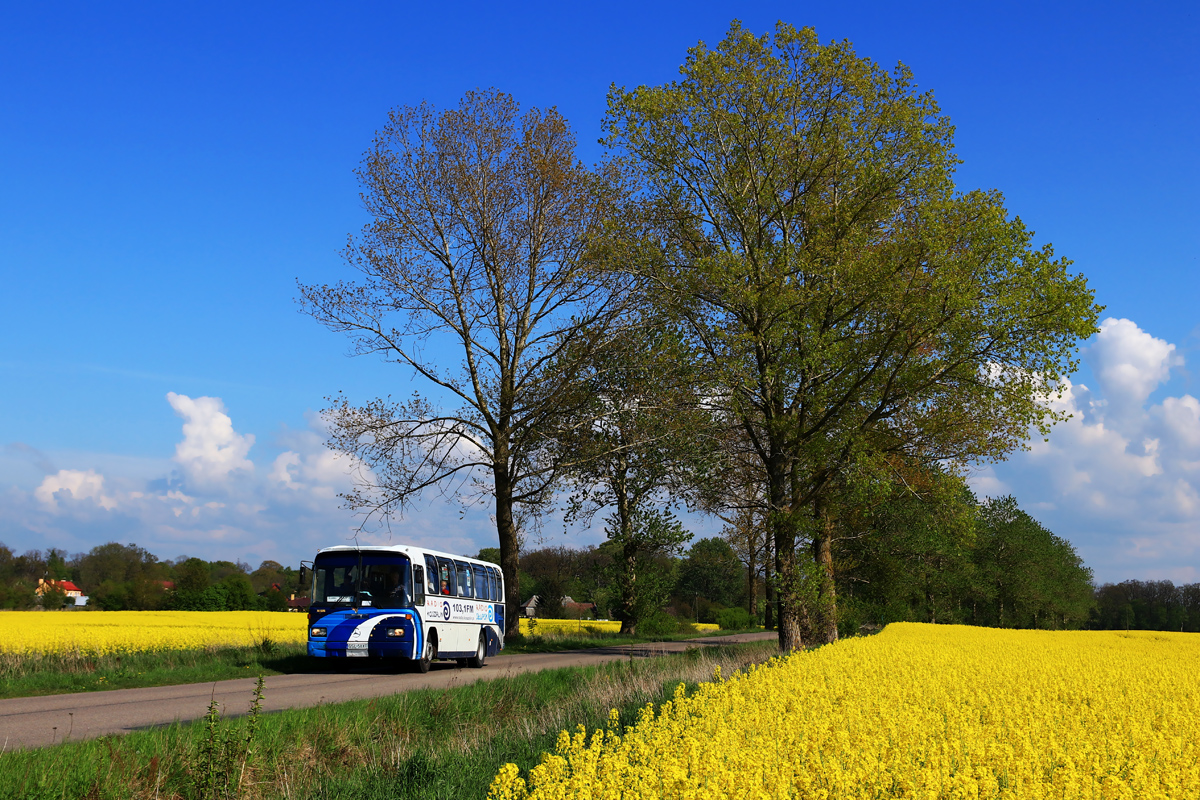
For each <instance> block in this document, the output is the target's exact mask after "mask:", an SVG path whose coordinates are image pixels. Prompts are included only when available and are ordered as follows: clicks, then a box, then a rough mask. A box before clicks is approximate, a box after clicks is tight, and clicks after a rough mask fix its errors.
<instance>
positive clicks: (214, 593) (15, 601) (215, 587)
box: [0, 542, 299, 611]
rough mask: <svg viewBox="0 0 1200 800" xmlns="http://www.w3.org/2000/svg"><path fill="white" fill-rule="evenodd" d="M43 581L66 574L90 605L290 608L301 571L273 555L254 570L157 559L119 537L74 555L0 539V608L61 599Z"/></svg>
mask: <svg viewBox="0 0 1200 800" xmlns="http://www.w3.org/2000/svg"><path fill="white" fill-rule="evenodd" d="M39 579H41V580H52V581H63V580H69V581H71V582H72V583H74V584H75V585H76V586H78V587H79V588H80V590H82V592H83V593H84V594H85V595H87V596H88V598H89V600H88V607H89V608H95V609H100V610H103V611H121V610H151V609H159V608H163V609H179V610H187V611H236V610H243V609H264V610H284V609H286V608H287V598H288V597H289V596H290V595H291V594H292V593H294V592H296V591H297V581H298V579H299V575H298V573H297V571H296V570H294V569H292V568H291V567H284V566H282V565H280V564H279V563H277V562H275V561H264V562H262V564H260V565H259V567H258V569H254V570H252V569H251V567H250V565H249V564H245V563H242V562H232V561H204V560H203V559H199V558H188V557H187V556H181V557H180V558H178V559H175V560H174V561H160V560H159V559H158V558H157V557H156V556H154V555H153V554H152V553H149V552H147V551H146V550H144V549H143V548H141V547H138V546H137V545H134V544H128V545H125V544H119V543H117V542H109V543H107V544H102V545H99V546H97V547H94V548H92V549H91V550H90V551H88V552H87V553H77V554H75V555H71V556H68V555H67V554H66V553H65V552H64V551H62V550H58V549H55V548H50V549H49V550H46V551H45V552H42V551H40V550H30V551H27V552H25V553H24V554H22V555H17V554H15V553H14V552H13V551H12V550H11V549H10V548H8V547H6V546H5V545H3V544H0V608H8V609H28V608H33V607H35V606H37V605H39V604H40V605H43V606H44V607H50V605H52V604H54V603H55V601H56V600H57V601H58V603H59V604H60V605H61V603H62V594H61V593H56V592H49V593H46V595H45V597H44V598H42V599H41V601H40V602H39V598H38V595H37V588H38V581H39Z"/></svg>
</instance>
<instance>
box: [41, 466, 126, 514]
mask: <svg viewBox="0 0 1200 800" xmlns="http://www.w3.org/2000/svg"><path fill="white" fill-rule="evenodd" d="M33 496H34V497H36V498H37V499H38V500H39V501H40V502H41V503H42V504H43V505H44V506H46V507H47V508H49V509H50V510H51V511H57V510H58V509H59V506H58V504H59V501H66V500H74V501H83V500H90V501H92V502H94V503H95V504H96V505H98V506H100V507H101V508H103V509H104V510H105V511H111V510H112V509H114V508H116V507H117V501H116V500H114V499H113V498H112V497H110V496H109V495H107V494H105V493H104V476H103V475H99V474H97V473H96V472H95V471H94V470H90V469H89V470H78V469H60V470H59V471H58V472H57V473H55V474H54V475H47V476H46V477H45V478H44V479H43V480H42V482H41V484H40V485H39V486H38V487H37V488H36V489H34V490H33Z"/></svg>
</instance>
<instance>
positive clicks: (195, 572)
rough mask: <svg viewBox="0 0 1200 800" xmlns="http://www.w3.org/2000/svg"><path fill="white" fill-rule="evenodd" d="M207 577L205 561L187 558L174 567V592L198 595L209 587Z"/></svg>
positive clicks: (207, 571)
mask: <svg viewBox="0 0 1200 800" xmlns="http://www.w3.org/2000/svg"><path fill="white" fill-rule="evenodd" d="M209 576H210V569H209V565H208V562H207V561H204V560H203V559H200V558H189V559H187V560H185V561H184V562H183V563H181V564H177V565H176V566H175V592H176V593H177V594H183V593H196V594H199V593H200V592H203V591H204V590H205V589H207V588H208V587H209Z"/></svg>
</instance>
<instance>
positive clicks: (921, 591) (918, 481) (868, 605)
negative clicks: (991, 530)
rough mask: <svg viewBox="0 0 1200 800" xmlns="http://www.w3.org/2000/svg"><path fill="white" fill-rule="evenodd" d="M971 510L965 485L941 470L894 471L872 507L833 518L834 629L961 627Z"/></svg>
mask: <svg viewBox="0 0 1200 800" xmlns="http://www.w3.org/2000/svg"><path fill="white" fill-rule="evenodd" d="M976 514H977V503H976V501H975V497H974V496H973V495H972V494H971V492H970V490H969V489H968V488H967V486H966V483H965V481H963V479H962V478H961V477H960V476H958V475H954V474H952V473H947V472H945V471H943V470H940V469H925V468H914V467H913V465H910V464H905V463H903V462H896V463H893V464H892V472H891V480H889V481H886V482H885V483H884V485H882V486H880V487H879V491H877V492H876V494H875V497H874V501H873V502H864V503H862V504H861V505H860V506H859V507H858V508H857V509H854V510H853V511H849V510H847V509H842V511H841V513H840V514H839V518H840V527H839V532H838V535H839V539H838V540H836V541H835V543H834V558H835V560H836V562H837V564H838V575H839V578H838V593H839V596H840V597H841V598H842V603H841V607H840V613H839V622H840V625H841V628H842V630H843V631H845V632H847V633H849V632H853V631H856V630H857V629H858V628H859V626H860V625H861V624H887V623H889V622H897V621H902V620H908V621H915V622H935V623H937V622H943V623H947V622H950V623H953V622H964V621H965V619H964V612H963V610H962V598H963V596H964V593H966V592H967V591H969V589H970V587H971V586H972V581H973V580H974V579H975V575H974V565H973V562H972V552H973V549H972V548H973V547H974V542H975V526H976Z"/></svg>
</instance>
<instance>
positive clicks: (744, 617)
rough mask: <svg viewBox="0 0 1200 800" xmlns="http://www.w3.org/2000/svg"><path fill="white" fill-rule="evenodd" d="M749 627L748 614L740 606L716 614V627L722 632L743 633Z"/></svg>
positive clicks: (724, 609)
mask: <svg viewBox="0 0 1200 800" xmlns="http://www.w3.org/2000/svg"><path fill="white" fill-rule="evenodd" d="M750 626H751V623H750V612H749V611H747V610H746V609H744V608H742V607H741V606H735V607H733V608H723V609H721V610H720V611H718V612H717V627H719V628H720V629H721V630H723V631H744V630H746V629H747V628H749V627H750Z"/></svg>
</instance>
